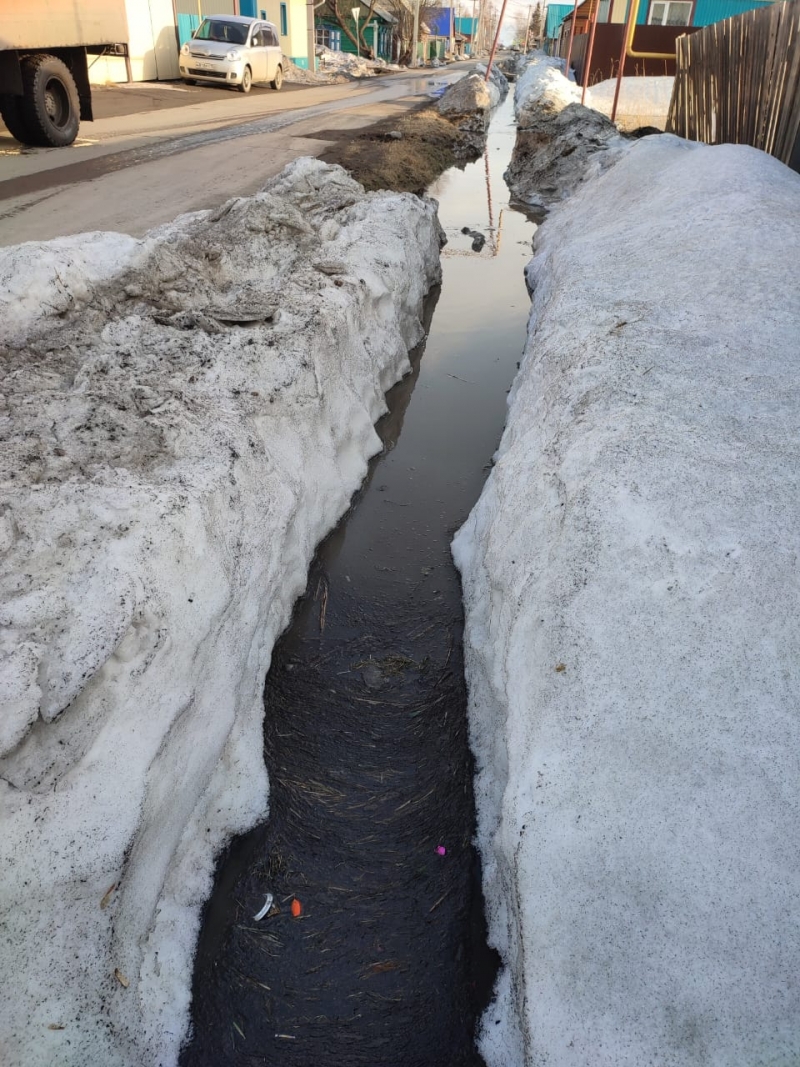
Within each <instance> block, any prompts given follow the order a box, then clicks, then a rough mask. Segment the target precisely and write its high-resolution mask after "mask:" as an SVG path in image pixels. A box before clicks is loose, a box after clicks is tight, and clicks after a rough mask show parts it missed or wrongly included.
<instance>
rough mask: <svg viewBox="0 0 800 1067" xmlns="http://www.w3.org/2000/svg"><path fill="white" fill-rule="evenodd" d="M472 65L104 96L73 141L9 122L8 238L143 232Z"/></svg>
mask: <svg viewBox="0 0 800 1067" xmlns="http://www.w3.org/2000/svg"><path fill="white" fill-rule="evenodd" d="M470 66H471V64H469V63H460V64H454V65H452V66H450V67H448V68H446V69H441V70H423V71H405V72H403V73H399V74H392V75H387V76H386V77H380V78H375V79H370V80H369V81H367V82H365V83H364V82H348V83H346V84H341V85H325V86H294V85H293V86H288V85H287V86H285V88H284V89H283V90H281V92H280V93H276V92H274V91H272V90H270V89H254V90H253V91H252V92H251V93H250V94H249V95H247V96H244V95H242V94H241V93H235V92H231V91H226V90H223V89H216V88H214V87H210V88H201V87H199V86H196V87H188V86H183V85H182V84H170V85H162V84H155V85H154V84H136V85H131V86H117V87H113V88H109V89H100V90H98V91H97V92H96V93H95V108H96V115H97V118H96V120H95V121H94V122H92V123H84V124H83V125H82V126H81V130H80V136H79V138H78V139H77V140H76V142H75V144H74V145H71V146H70V147H69V148H26V147H23V146H22V145H20V144H18V143H17V142H16V141H15V140H14V139H13V138H12V137H11V136H10V135H9V134H8V133H7V132H6V131H5V128H4V127H3V126H2V125H0V245H10V244H17V243H19V242H22V241H41V240H49V239H50V238H53V237H59V236H64V235H67V234H74V233H80V232H83V231H87V230H116V231H120V232H123V233H129V234H132V235H133V236H140V235H141V234H143V233H145V232H146V231H147V230H149V229H150V228H152V227H153V226H156V225H159V224H160V223H163V222H167V221H169V220H171V219H173V218H175V217H176V216H177V215H180V214H182V213H183V212H186V211H196V210H199V209H202V208H211V207H214V206H216V205H217V204H219V203H221V202H222V201H224V200H226V199H228V198H229V197H231V196H240V195H248V194H252V193H254V192H256V191H257V190H258V189H259V188H260V187H261V186H262V185H263V183H264V182H265V181H266V180H267V179H268V178H270V177H271V176H272V175H274V174H276V173H277V172H278V171H279V170H281V169H282V168H283V167H284V166H285V165H286V164H287V163H288V162H290V161H291V160H292V159H295V158H297V157H298V156H301V155H312V156H313V155H317V154H319V153H320V152H323V151H324V150H325V148H326V147H327V145H328V142H327V141H325V140H323V139H321V138H319V137H316V136H315V134H318V133H319V132H320V131H323V130H347V129H359V128H363V127H364V126H368V125H370V124H371V123H373V122H376V121H378V120H379V119H381V118H385V117H386V116H387V115H390V114H392V113H393V112H395V111H402V110H405V109H407V108H409V107H412V106H414V105H415V104H417V103H419V101H420V100H421V99H423V98H424V97H425V95H426V94H427V93H428V92H429V91H430V89H431V88H432V84H431V83H432V82H439V83H441V82H442V81H448V82H449V81H454V80H455V79H457V78H459V77H461V76H462V75H463V74H464V73H466V71H467V70H469V69H470Z"/></svg>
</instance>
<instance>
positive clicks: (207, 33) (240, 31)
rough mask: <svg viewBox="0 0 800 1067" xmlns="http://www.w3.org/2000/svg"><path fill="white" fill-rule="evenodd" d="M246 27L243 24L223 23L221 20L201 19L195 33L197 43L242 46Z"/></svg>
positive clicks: (245, 35) (245, 37) (245, 38)
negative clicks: (210, 42)
mask: <svg viewBox="0 0 800 1067" xmlns="http://www.w3.org/2000/svg"><path fill="white" fill-rule="evenodd" d="M247 31H248V26H247V24H246V23H243V22H224V21H223V20H222V19H203V21H202V22H201V23H200V27H199V29H198V30H197V32H196V33H195V38H196V39H197V40H198V41H222V42H225V43H227V44H244V42H245V41H246V40H247Z"/></svg>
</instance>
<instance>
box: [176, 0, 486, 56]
mask: <svg viewBox="0 0 800 1067" xmlns="http://www.w3.org/2000/svg"><path fill="white" fill-rule="evenodd" d="M477 2H478V0H472V29H471V30H470V34H469V54H470V56H474V55H475V53H476V51H477V48H476V47H475V46H476V44H477V41H478V32H477V31H478V27H477V24H476V22H475V4H476V3H477ZM175 25H176V26H177V25H178V22H177V19H176V20H175Z"/></svg>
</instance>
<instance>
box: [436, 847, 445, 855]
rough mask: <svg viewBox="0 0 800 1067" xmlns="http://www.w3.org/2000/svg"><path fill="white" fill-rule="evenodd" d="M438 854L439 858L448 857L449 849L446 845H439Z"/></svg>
mask: <svg viewBox="0 0 800 1067" xmlns="http://www.w3.org/2000/svg"><path fill="white" fill-rule="evenodd" d="M436 853H437V855H439V856H446V855H447V849H446V848H445V847H444V845H437V846H436Z"/></svg>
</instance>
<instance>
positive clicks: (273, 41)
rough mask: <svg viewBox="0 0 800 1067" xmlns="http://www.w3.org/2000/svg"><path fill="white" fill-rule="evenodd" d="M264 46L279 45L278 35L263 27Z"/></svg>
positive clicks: (271, 29)
mask: <svg viewBox="0 0 800 1067" xmlns="http://www.w3.org/2000/svg"><path fill="white" fill-rule="evenodd" d="M264 44H267V45H272V46H273V47H275V46H277V45H279V44H280V42H279V41H278V35H277V33H276V32H275V31H274V30H273V28H272V27H271V26H265V27H264Z"/></svg>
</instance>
